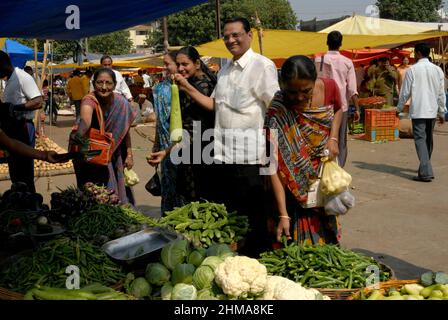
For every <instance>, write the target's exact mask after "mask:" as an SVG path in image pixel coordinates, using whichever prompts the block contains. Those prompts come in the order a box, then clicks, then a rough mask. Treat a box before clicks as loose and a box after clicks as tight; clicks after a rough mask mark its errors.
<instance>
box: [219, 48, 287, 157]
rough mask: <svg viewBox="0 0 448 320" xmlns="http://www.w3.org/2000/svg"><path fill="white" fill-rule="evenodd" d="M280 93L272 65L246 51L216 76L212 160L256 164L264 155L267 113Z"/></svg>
mask: <svg viewBox="0 0 448 320" xmlns="http://www.w3.org/2000/svg"><path fill="white" fill-rule="evenodd" d="M278 90H280V88H279V84H278V75H277V69H276V67H275V64H274V63H273V62H272V61H271V60H269V59H268V58H266V57H264V56H262V55H260V54H258V53H255V52H254V51H253V50H252V49H249V50H248V51H247V52H246V53H245V54H244V55H243V56H242V57H241V58H239V59H238V60H236V61H234V60H231V61H229V62H228V63H227V64H226V65H225V66H224V67H223V68H222V69H221V70H220V72H219V74H218V83H217V85H216V87H215V90H214V92H213V94H212V97H213V98H214V99H215V114H216V116H215V148H214V151H215V160H218V161H222V162H225V163H234V164H235V163H236V164H259V163H261V159H263V157H262V155H263V153H264V152H265V138H264V136H263V132H262V130H263V125H264V117H265V114H266V109H267V107H268V106H269V104H270V103H271V100H272V98H273V97H274V95H275V93H276V92H277V91H278Z"/></svg>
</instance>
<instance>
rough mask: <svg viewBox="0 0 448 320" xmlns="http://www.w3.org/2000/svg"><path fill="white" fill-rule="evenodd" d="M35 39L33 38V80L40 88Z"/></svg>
mask: <svg viewBox="0 0 448 320" xmlns="http://www.w3.org/2000/svg"><path fill="white" fill-rule="evenodd" d="M37 70H38V69H37V39H34V80H36V83H37V86H38V87H39V88H40V80H39V77H38V75H37V72H38V71H37Z"/></svg>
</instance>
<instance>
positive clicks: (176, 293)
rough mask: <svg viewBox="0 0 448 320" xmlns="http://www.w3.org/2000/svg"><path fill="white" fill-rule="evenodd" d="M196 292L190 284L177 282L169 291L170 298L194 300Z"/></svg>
mask: <svg viewBox="0 0 448 320" xmlns="http://www.w3.org/2000/svg"><path fill="white" fill-rule="evenodd" d="M197 295H198V292H197V290H196V288H195V287H194V286H193V285H191V284H185V283H178V284H176V285H175V286H174V288H173V292H172V293H171V300H196V297H197Z"/></svg>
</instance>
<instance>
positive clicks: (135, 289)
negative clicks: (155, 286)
mask: <svg viewBox="0 0 448 320" xmlns="http://www.w3.org/2000/svg"><path fill="white" fill-rule="evenodd" d="M151 291H152V288H151V285H150V284H149V283H148V281H146V279H145V278H143V277H139V278H137V279H135V280H134V281H132V283H131V286H130V290H129V294H131V295H133V296H134V297H136V298H138V299H141V298H144V297H149V296H150V294H151Z"/></svg>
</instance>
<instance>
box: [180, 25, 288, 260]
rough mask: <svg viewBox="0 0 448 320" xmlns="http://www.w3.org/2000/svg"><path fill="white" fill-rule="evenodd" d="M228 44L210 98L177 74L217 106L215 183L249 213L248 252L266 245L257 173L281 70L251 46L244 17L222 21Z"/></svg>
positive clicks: (201, 99) (196, 95)
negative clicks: (225, 59) (226, 59)
mask: <svg viewBox="0 0 448 320" xmlns="http://www.w3.org/2000/svg"><path fill="white" fill-rule="evenodd" d="M223 34H224V37H223V40H224V44H225V45H226V47H227V49H228V50H229V51H230V53H231V54H232V56H233V59H232V60H230V61H229V62H228V63H227V64H226V65H224V66H223V68H222V69H221V70H220V72H219V74H218V82H217V85H216V88H215V90H214V92H213V94H212V96H211V97H207V96H204V95H202V94H201V93H200V92H199V91H198V90H196V89H195V88H194V87H193V86H191V85H190V84H189V83H188V81H186V80H185V79H184V78H183V77H182V76H181V75H176V80H177V81H178V82H179V86H180V89H181V90H184V91H185V92H186V93H187V94H188V95H190V96H191V97H192V98H193V99H194V100H196V101H197V102H198V103H199V104H200V105H202V106H203V107H204V108H206V109H208V110H215V114H216V116H215V139H214V158H215V163H219V164H217V165H216V169H217V170H216V172H217V173H216V178H215V180H216V185H217V186H218V190H216V192H214V193H215V194H217V195H220V198H219V199H214V200H215V201H217V202H220V203H224V204H225V205H226V207H227V210H228V211H229V212H231V211H233V210H235V211H237V212H238V213H239V214H241V215H247V216H248V217H249V223H250V227H251V229H252V231H251V233H250V234H249V235H248V236H247V239H246V247H245V248H242V250H241V251H243V252H244V253H245V254H246V255H251V256H256V255H257V254H258V253H259V252H261V251H263V250H265V249H266V245H267V244H266V242H265V241H266V240H267V238H268V237H267V231H266V219H265V217H264V214H263V210H264V209H263V207H264V206H263V204H264V203H263V199H264V197H263V196H264V188H263V180H262V177H261V176H260V174H259V169H260V164H261V160H262V155H263V154H264V152H265V144H264V137H263V135H262V129H263V124H264V117H265V113H266V109H267V107H268V106H269V104H270V102H271V100H272V98H273V97H274V94H275V93H276V92H277V91H278V90H280V88H279V84H278V77H277V69H276V67H275V65H274V63H273V62H272V61H271V60H269V59H268V58H266V57H264V56H262V55H260V54H258V53H255V52H254V51H253V50H252V49H251V42H252V38H253V35H252V31H251V28H250V23H249V21H248V20H247V19H245V18H234V19H231V20H227V21H226V22H225V23H224V31H223Z"/></svg>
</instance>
